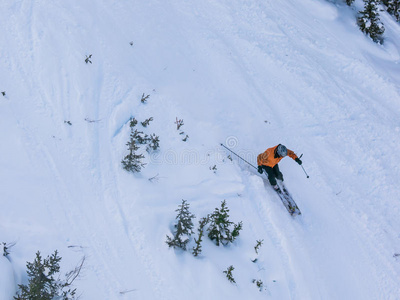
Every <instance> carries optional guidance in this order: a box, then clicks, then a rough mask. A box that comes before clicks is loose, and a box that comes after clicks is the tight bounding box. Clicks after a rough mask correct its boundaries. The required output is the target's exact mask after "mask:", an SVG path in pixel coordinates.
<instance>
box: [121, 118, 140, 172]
mask: <svg viewBox="0 0 400 300" xmlns="http://www.w3.org/2000/svg"><path fill="white" fill-rule="evenodd" d="M136 124H137V120H136V119H135V118H132V119H131V120H130V122H129V126H130V128H131V135H130V140H129V142H127V143H126V145H127V146H128V151H129V154H128V155H126V156H125V157H124V159H123V160H122V161H121V163H122V167H123V168H124V169H125V170H126V171H128V172H133V173H135V172H140V171H141V169H142V168H143V167H144V166H145V164H144V163H142V161H141V160H142V159H143V158H144V155H143V154H137V153H136V151H137V150H139V147H138V146H137V145H136V143H137V136H138V134H139V132H138V131H137V130H136V129H135V130H134V127H135V126H136Z"/></svg>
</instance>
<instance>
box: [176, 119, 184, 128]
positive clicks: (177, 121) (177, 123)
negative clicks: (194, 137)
mask: <svg viewBox="0 0 400 300" xmlns="http://www.w3.org/2000/svg"><path fill="white" fill-rule="evenodd" d="M175 124H176V130H179V129H180V128H181V127H182V126H183V125H184V124H183V120H182V119H179V120H178V117H177V118H176V121H175Z"/></svg>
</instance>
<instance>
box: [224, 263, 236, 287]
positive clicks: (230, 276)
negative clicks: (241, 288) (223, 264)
mask: <svg viewBox="0 0 400 300" xmlns="http://www.w3.org/2000/svg"><path fill="white" fill-rule="evenodd" d="M233 270H235V268H234V267H233V266H229V267H228V269H227V270H226V271H224V273H225V274H226V278H228V280H229V282H231V283H236V281H235V278H233V274H232V271H233Z"/></svg>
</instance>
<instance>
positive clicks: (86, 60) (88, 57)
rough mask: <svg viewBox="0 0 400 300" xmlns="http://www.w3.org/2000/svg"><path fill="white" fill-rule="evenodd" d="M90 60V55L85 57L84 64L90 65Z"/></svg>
mask: <svg viewBox="0 0 400 300" xmlns="http://www.w3.org/2000/svg"><path fill="white" fill-rule="evenodd" d="M91 58H92V54H90V55H89V56H87V55H86V58H85V63H92V61H91V60H90V59H91Z"/></svg>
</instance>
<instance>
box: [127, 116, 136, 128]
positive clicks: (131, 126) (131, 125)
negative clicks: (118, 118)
mask: <svg viewBox="0 0 400 300" xmlns="http://www.w3.org/2000/svg"><path fill="white" fill-rule="evenodd" d="M137 123H138V121H137V120H136V119H135V118H131V120H130V121H129V127H130V128H133V127H135V126H136V125H137Z"/></svg>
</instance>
